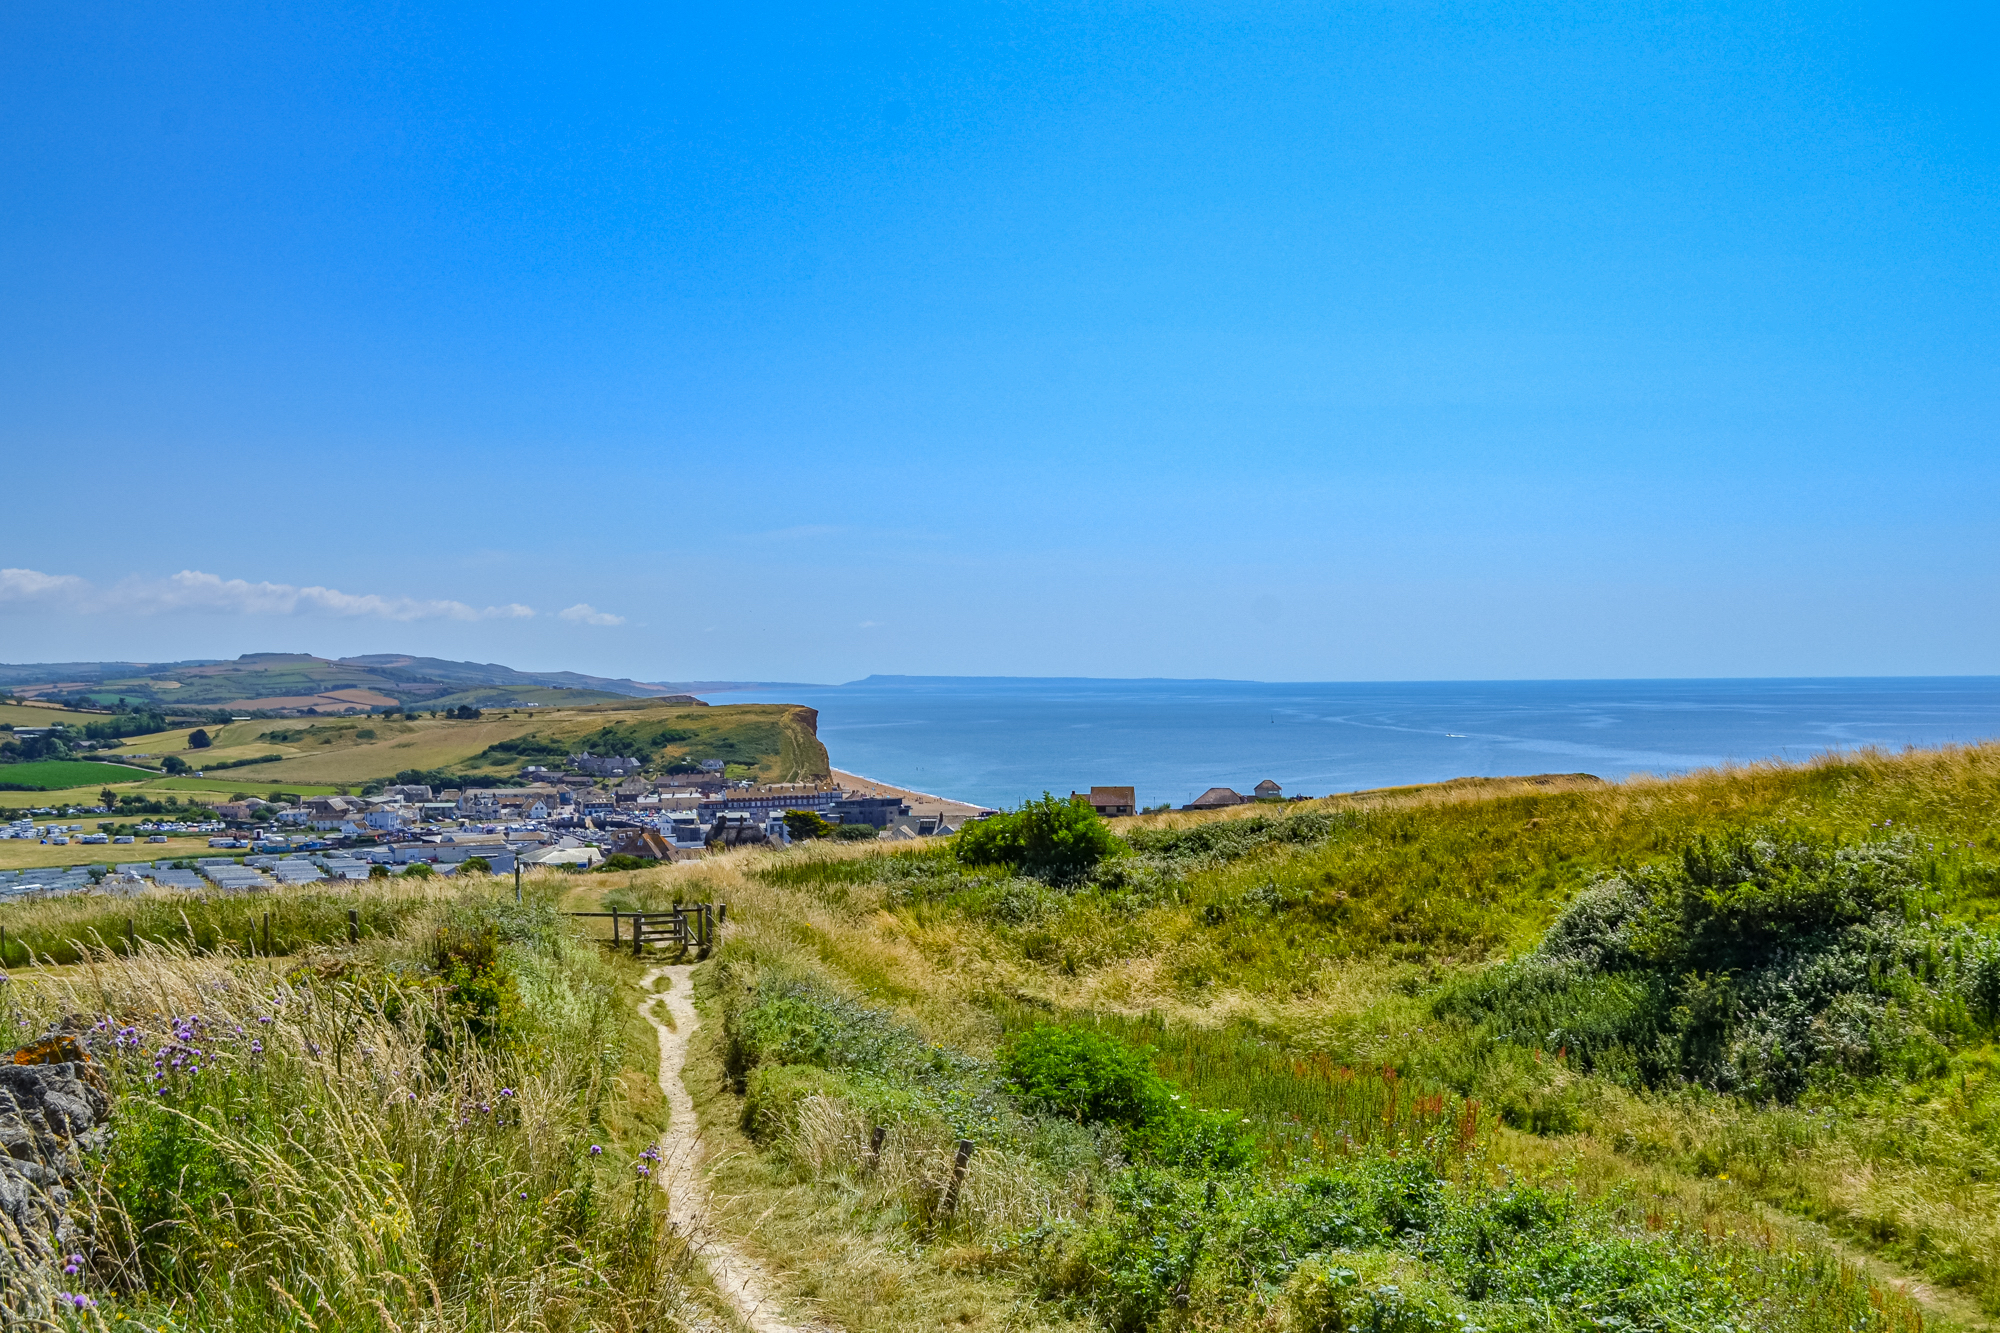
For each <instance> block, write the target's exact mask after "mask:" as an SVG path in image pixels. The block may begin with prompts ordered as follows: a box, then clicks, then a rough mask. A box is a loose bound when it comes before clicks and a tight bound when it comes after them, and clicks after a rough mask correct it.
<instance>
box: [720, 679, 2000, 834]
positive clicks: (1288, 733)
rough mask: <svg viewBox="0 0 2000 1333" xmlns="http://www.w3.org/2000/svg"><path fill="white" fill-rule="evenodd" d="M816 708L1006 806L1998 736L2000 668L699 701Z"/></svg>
mask: <svg viewBox="0 0 2000 1333" xmlns="http://www.w3.org/2000/svg"><path fill="white" fill-rule="evenodd" d="M708 697H709V699H710V700H711V701H712V702H715V703H752V702H774V703H775V702H783V703H799V704H807V705H809V706H811V707H813V708H817V709H818V710H819V714H820V719H819V734H820V738H821V739H822V740H824V741H825V742H826V747H827V749H828V751H830V752H831V754H832V756H833V763H834V767H836V768H841V769H845V770H847V771H848V772H851V773H860V774H863V775H865V776H867V777H871V778H875V779H878V780H880V781H883V782H890V783H895V784H897V785H898V786H904V787H912V788H915V789H917V790H919V791H926V792H932V793H935V794H938V795H943V796H951V797H955V798H957V799H959V800H964V801H975V802H978V803H980V804H984V805H994V806H1007V805H1015V804H1018V803H1019V802H1020V801H1021V800H1023V799H1025V798H1027V797H1031V796H1037V795H1040V794H1041V793H1042V792H1043V791H1045V790H1046V791H1053V792H1056V793H1058V794H1066V793H1067V792H1069V791H1070V790H1071V789H1072V788H1077V789H1082V788H1087V787H1089V786H1091V785H1092V784H1097V785H1100V786H1134V787H1137V788H1138V799H1139V801H1140V803H1141V804H1142V805H1155V804H1158V803H1160V802H1162V801H1168V802H1172V803H1173V804H1175V805H1180V804H1183V803H1185V802H1187V801H1190V800H1192V799H1193V798H1194V797H1196V796H1198V795H1199V794H1201V792H1203V791H1204V790H1206V789H1207V788H1209V787H1234V788H1235V789H1236V790H1238V791H1247V790H1248V789H1249V788H1251V787H1253V786H1255V785H1256V784H1257V783H1258V782H1259V781H1261V780H1263V779H1265V778H1270V779H1271V780H1273V781H1275V782H1277V783H1278V784H1280V785H1281V786H1282V787H1283V788H1284V789H1285V793H1286V795H1294V794H1305V795H1310V796H1323V795H1326V794H1327V793H1329V792H1339V791H1354V790H1357V789H1360V788H1365V787H1387V786H1395V785H1398V784H1402V783H1411V782H1435V781H1439V780H1442V779H1445V778H1454V777H1465V776H1488V777H1491V776H1500V775H1506V774H1525V773H1595V774H1597V775H1598V776H1599V777H1603V778H1622V777H1625V776H1627V775H1629V774H1633V773H1678V772H1683V771H1686V770H1688V769H1691V768H1702V767H1707V766H1709V765H1713V764H1722V763H1728V762H1731V761H1746V760H1755V759H1767V758H1782V759H1795V760H1796V759H1806V758H1809V757H1811V756H1813V755H1815V754H1820V753H1823V752H1825V751H1829V750H1843V749H1851V748H1854V747H1857V746H1864V745H1879V746H1886V747H1891V748H1897V747H1901V746H1905V745H1937V744H1941V743H1944V742H1949V741H1970V740H1979V739H1984V738H1989V737H1996V736H2000V677H1995V676H1978V677H1950V678H1947V677H1927V678H1917V679H1904V680H1896V679H1869V680H1614V681H1500V682H1422V683H1415V684H1361V685H1271V684H1262V683H1257V682H1245V681H1223V680H1058V679H1019V678H981V677H934V676H871V677H869V678H868V679H866V680H862V681H856V682H855V683H853V684H850V685H839V686H827V687H815V688H810V689H790V690H785V691H783V692H782V693H775V694H752V693H728V694H716V695H710V696H708Z"/></svg>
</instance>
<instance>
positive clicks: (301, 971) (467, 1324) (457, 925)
mask: <svg viewBox="0 0 2000 1333" xmlns="http://www.w3.org/2000/svg"><path fill="white" fill-rule="evenodd" d="M50 907H51V909H52V910H59V905H54V904H52V905H50ZM371 924H373V925H379V926H380V930H379V933H378V932H377V931H375V930H369V931H368V932H367V933H365V934H364V937H363V940H362V942H361V943H360V944H359V945H358V946H347V945H346V944H345V943H344V942H339V943H335V942H331V941H330V942H329V943H332V944H333V947H331V948H329V947H325V946H321V947H318V948H316V949H315V950H314V951H313V952H312V954H311V955H310V960H309V962H307V963H304V964H297V965H290V966H286V965H276V966H274V965H272V964H268V963H265V962H263V961H262V960H244V959H241V958H239V957H237V956H236V955H235V954H234V953H233V952H232V951H230V950H228V949H226V948H225V949H223V950H221V951H218V952H208V951H207V946H203V948H201V949H196V950H190V949H189V948H187V947H186V946H185V945H183V944H181V943H179V942H175V941H169V942H167V943H166V944H165V945H160V946H147V945H142V947H141V948H140V950H139V951H138V953H137V954H136V955H134V956H132V957H124V956H119V955H111V956H105V955H99V956H98V957H96V958H95V959H94V960H93V963H92V965H91V966H90V967H89V968H74V969H46V970H37V969H17V970H16V971H15V972H13V973H12V974H11V975H10V977H9V978H8V979H7V980H6V981H4V982H0V1022H4V1024H5V1026H6V1027H8V1028H9V1029H11V1030H15V1031H19V1032H22V1033H24V1034H38V1033H41V1032H44V1031H47V1030H48V1029H49V1026H50V1025H51V1024H52V1023H55V1022H56V1021H58V1020H62V1019H65V1018H67V1017H72V1016H75V1015H83V1016H84V1019H85V1022H86V1024H89V1025H90V1026H89V1028H88V1031H86V1032H85V1033H84V1034H83V1038H82V1039H83V1040H84V1041H85V1042H87V1043H88V1044H89V1045H90V1046H91V1048H92V1052H93V1058H94V1062H95V1070H96V1073H95V1077H96V1079H97V1080H98V1081H99V1083H100V1086H103V1087H105V1088H107V1090H108V1091H109V1092H110V1093H111V1094H112V1096H113V1098H114V1104H115V1105H116V1107H117V1114H116V1116H115V1117H114V1118H113V1120H112V1122H111V1130H110V1134H109V1135H108V1138H107V1141H106V1142H105V1144H104V1145H103V1146H102V1147H101V1148H100V1149H98V1150H97V1151H96V1152H94V1154H93V1156H92V1159H91V1161H92V1166H91V1170H90V1171H89V1172H87V1173H85V1174H84V1175H83V1176H81V1177H80V1178H79V1181H78V1182H77V1187H78V1189H79V1190H80V1191H83V1192H85V1194H84V1197H83V1198H81V1199H79V1206H80V1207H85V1208H88V1209H89V1216H90V1218H91V1229H90V1232H89V1234H88V1243H87V1244H84V1245H80V1246H78V1247H77V1248H78V1249H79V1250H81V1251H82V1254H81V1257H80V1258H79V1259H77V1260H75V1261H72V1262H71V1264H70V1265H69V1266H68V1268H67V1270H66V1271H65V1270H64V1269H62V1268H59V1267H58V1265H60V1264H62V1260H61V1259H57V1260H55V1261H54V1262H53V1263H34V1262H32V1261H28V1262H24V1263H22V1264H20V1265H18V1266H17V1267H15V1268H14V1269H12V1270H10V1277H9V1284H8V1289H7V1290H8V1314H9V1316H10V1320H25V1321H28V1322H32V1323H34V1324H35V1326H37V1327H48V1328H121V1327H132V1328H140V1329H178V1330H188V1331H189V1333H197V1331H199V1333H208V1331H209V1330H215V1331H216V1333H220V1331H221V1330H237V1329H310V1328H320V1329H334V1328H338V1329H343V1330H346V1329H354V1330H364V1331H367V1333H389V1331H390V1330H399V1329H409V1328H415V1327H418V1326H422V1327H424V1328H429V1329H437V1330H440V1333H453V1331H456V1330H465V1331H466V1333H470V1331H471V1330H474V1329H477V1330H482V1331H483V1330H522V1331H523V1333H525V1331H526V1330H531V1329H549V1328H577V1329H581V1328H601V1329H619V1330H640V1329H662V1328H683V1327H688V1326H690V1325H691V1324H703V1323H706V1322H708V1317H707V1314H706V1312H704V1311H703V1310H702V1309H701V1308H699V1306H698V1305H697V1303H696V1302H695V1300H694V1299H693V1296H692V1293H691V1290H690V1284H689V1281H688V1278H689V1269H690V1267H691V1256H690V1253H689V1250H688V1248H687V1246H686V1244H685V1243H684V1241H683V1240H682V1239H681V1238H679V1237H678V1236H677V1235H676V1233H675V1232H674V1230H673V1229H672V1228H671V1227H670V1226H669V1225H668V1223H667V1216H666V1201H665V1197H664V1195H663V1193H662V1192H661V1191H660V1190H659V1189H657V1188H656V1187H655V1185H654V1183H653V1182H652V1180H651V1179H649V1178H648V1177H647V1175H646V1174H645V1173H644V1172H642V1171H641V1170H639V1169H637V1168H639V1167H643V1166H646V1165H647V1164H646V1163H645V1162H643V1161H635V1157H636V1155H637V1153H638V1152H639V1151H640V1150H641V1149H642V1148H644V1147H645V1146H646V1145H647V1144H648V1143H649V1142H650V1141H651V1140H652V1139H653V1137H654V1136H656V1135H657V1133H658V1107H659V1097H658V1094H657V1091H656V1090H655V1089H652V1088H651V1087H650V1086H649V1085H650V1082H651V1079H650V1075H651V1071H652V1067H653V1065H652V1062H653V1059H654V1058H655V1051H656V1045H655V1043H654V1041H653V1038H652V1034H651V1032H650V1030H648V1029H646V1028H644V1027H643V1025H637V1024H635V1023H634V1022H633V1021H632V1018H633V1015H632V1013H631V1009H630V1003H629V999H628V997H627V995H626V993H625V992H626V991H627V989H628V987H627V985H626V981H625V977H624V975H623V974H621V972H620V971H619V970H618V968H617V965H616V963H615V962H614V961H611V960H606V959H605V958H603V957H601V956H600V955H599V953H598V951H597V950H596V949H595V947H594V946H590V945H587V944H584V943H582V942H581V941H579V940H578V939H577V938H576V937H575V936H574V935H573V934H572V933H571V932H570V931H569V930H568V928H567V927H566V925H565V923H563V922H562V921H561V919H560V918H559V917H557V916H556V914H555V913H554V912H553V911H552V910H551V908H550V905H549V903H548V902H547V901H546V900H545V899H544V898H543V897H542V896H541V895H540V894H535V895H533V896H531V898H530V899H529V901H527V902H526V903H523V904H520V905H518V906H517V905H516V903H515V902H514V899H513V896H512V894H511V893H510V894H505V895H499V894H491V893H489V892H486V891H485V890H484V889H483V887H482V886H481V885H479V884H473V885H468V886H461V888H460V889H459V891H457V892H455V893H453V894H451V895H449V896H441V897H437V898H434V899H431V900H429V901H421V900H417V899H414V898H412V899H410V900H408V901H406V902H404V903H402V904H399V906H398V912H397V914H396V915H395V916H394V918H393V919H388V920H383V921H381V922H376V923H371ZM592 1145H596V1148H597V1149H599V1150H601V1151H593V1148H592ZM76 1292H80V1293H84V1294H86V1295H87V1296H88V1298H89V1299H90V1301H92V1302H94V1303H95V1306H96V1308H95V1309H94V1310H93V1311H91V1312H90V1313H89V1314H88V1315H84V1316H78V1315H77V1313H76V1310H75V1305H76V1302H74V1301H72V1300H70V1299H69V1297H68V1296H67V1294H66V1293H76Z"/></svg>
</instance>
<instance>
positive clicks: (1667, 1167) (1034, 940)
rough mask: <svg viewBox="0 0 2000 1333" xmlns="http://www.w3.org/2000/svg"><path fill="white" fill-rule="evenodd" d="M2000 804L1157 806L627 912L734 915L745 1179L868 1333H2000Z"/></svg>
mask: <svg viewBox="0 0 2000 1333" xmlns="http://www.w3.org/2000/svg"><path fill="white" fill-rule="evenodd" d="M1997 820H2000V747H1992V746H1989V747H1975V748H1969V749H1957V750H1948V751H1934V752H1913V753H1909V754H1903V755H1895V756H1888V755H1870V756H1862V757H1859V758H1853V759H1846V760H1841V761H1838V762H1824V763H1818V764H1813V765H1808V766H1801V767H1757V768H1748V769H1740V770H1734V771H1728V772H1720V773H1706V774H1698V775H1694V776H1691V777H1687V778H1683V779H1678V780H1673V781H1660V782H1634V783H1628V784H1620V785H1607V784H1601V783H1595V782H1590V781H1586V780H1580V779H1572V778H1551V779H1542V780H1516V781H1491V782H1465V783H1454V784H1444V785H1442V786H1438V787H1430V788H1412V789H1404V790H1400V791H1395V792H1386V793H1365V794H1362V795H1359V796H1355V797H1348V798H1341V799H1335V800H1328V801H1320V802H1311V803H1300V804H1296V805H1287V806H1283V807H1277V808H1271V807H1249V808H1241V809H1237V810H1231V811H1226V812H1218V813H1215V814H1208V815H1180V814H1176V815H1168V816H1153V817H1143V818H1139V819H1132V820H1123V821H1118V826H1119V827H1118V831H1119V832H1120V833H1121V834H1122V835H1123V838H1124V842H1125V848H1126V850H1125V854H1123V855H1120V856H1118V857H1115V858H1113V859H1112V860H1109V861H1107V862H1105V863H1103V864H1102V865H1100V866H1099V868H1098V869H1097V870H1096V871H1095V872H1094V873H1092V874H1091V875H1089V876H1088V877H1086V878H1084V879H1082V880H1080V881H1078V882H1073V883H1066V884H1056V883H1046V882H1043V881H1040V880H1035V879H1030V878H1026V877H1024V876H1021V875H1018V874H1014V873H1010V872H1008V871H1006V870H1005V869H1004V868H999V867H984V868H982V867H976V866H964V865H960V864H957V863H956V861H955V860H954V859H953V858H952V856H951V853H950V851H949V849H947V848H944V847H939V846H935V845H932V846H924V847H918V848H911V849H903V850H897V851H890V850H888V849H885V848H879V847H871V848H863V849H861V850H859V851H835V850H832V849H828V848H825V847H822V846H808V847H805V848H797V849H793V850H790V851H787V852H784V853H778V854H768V853H766V854H753V855H738V856H733V857H731V858H728V859H725V860H721V861H713V862H707V863H703V864H699V865H693V866H679V867H674V868H671V869H663V870H658V871H653V872H647V873H643V874H638V875H633V876H625V877H618V879H619V881H620V882H619V883H618V886H617V887H616V888H615V889H614V890H613V891H612V892H611V893H610V894H608V895H603V900H604V901H606V902H609V903H612V904H614V905H621V904H622V905H627V906H630V905H642V904H645V903H648V902H661V901H665V900H667V899H669V898H672V897H676V896H684V897H688V898H695V899H708V898H716V897H719V898H722V899H725V900H727V901H728V902H729V903H730V905H731V906H730V921H731V923H732V925H733V930H732V933H731V934H730V936H729V937H728V939H727V941H726V943H725V946H724V948H723V951H722V955H721V959H720V961H719V964H718V965H717V967H716V968H715V969H714V970H713V972H712V973H711V975H710V983H709V984H710V988H711V990H710V1000H709V1003H710V1004H711V1006H712V1008H713V1011H714V1013H715V1014H716V1016H717V1017H720V1018H722V1019H723V1020H724V1022H723V1023H722V1024H721V1025H720V1035H719V1036H718V1037H717V1038H716V1039H715V1040H714V1041H713V1042H712V1044H711V1045H709V1047H708V1048H707V1053H706V1057H705V1058H706V1059H707V1061H708V1064H707V1066H706V1070H707V1077H708V1078H710V1079H712V1083H709V1084H707V1085H705V1086H709V1087H712V1088H714V1089H715V1091H713V1092H711V1093H710V1094H709V1105H708V1114H709V1115H710V1117H711V1122H712V1129H713V1132H714V1133H715V1134H716V1135H717V1136H718V1141H719V1143H720V1145H721V1146H722V1147H723V1149H725V1150H726V1149H727V1148H728V1147H729V1146H731V1145H733V1146H735V1147H736V1148H740V1149H741V1152H740V1153H739V1154H738V1155H736V1156H732V1157H727V1158H726V1162H725V1165H724V1166H723V1167H722V1168H721V1179H719V1180H718V1182H717V1188H718V1192H719V1193H720V1194H722V1195H724V1196H726V1197H728V1198H729V1199H731V1200H733V1202H732V1203H731V1204H730V1208H731V1209H732V1210H733V1213H732V1216H733V1219H734V1221H735V1222H736V1224H737V1225H738V1226H739V1227H741V1228H743V1229H744V1230H745V1231H752V1232H754V1234H753V1241H755V1242H757V1243H761V1244H762V1245H764V1246H765V1247H766V1250H767V1253H768V1254H769V1256H770V1257H771V1258H772V1260H773V1262H774V1265H775V1266H779V1267H784V1268H787V1269H788V1271H791V1272H793V1273H794V1274H795V1277H794V1278H793V1279H792V1285H791V1289H790V1292H791V1294H792V1295H793V1296H794V1297H796V1298H807V1299H810V1300H812V1301H814V1302H816V1303H817V1308H818V1309H820V1310H821V1311H822V1312H823V1313H824V1314H825V1316H826V1317H827V1319H828V1320H829V1322H832V1323H835V1324H838V1325H840V1326H842V1327H846V1328H850V1329H863V1328H885V1329H886V1328H889V1327H938V1326H942V1325H945V1324H952V1323H956V1324H959V1325H961V1326H963V1325H974V1326H976V1325H980V1324H985V1323H993V1324H996V1325H997V1324H999V1323H1002V1322H1007V1321H1010V1320H1018V1319H1025V1320H1027V1321H1028V1322H1031V1323H1032V1322H1035V1321H1042V1322H1048V1323H1060V1322H1063V1321H1065V1320H1081V1321H1084V1322H1086V1323H1092V1324H1096V1325H1098V1326H1105V1327H1110V1328H1113V1329H1133V1330H1137V1329H1180V1328H1189V1329H1192V1328H1250V1327H1257V1328H1276V1327H1290V1328H1294V1329H1347V1328H1385V1329H1386V1328H1395V1329H1410V1330H1426V1331H1428V1330H1434V1329H1442V1328H1460V1327H1466V1326H1477V1327H1483V1328H1488V1329H1516V1328H1519V1329H1526V1328H1538V1329H1540V1328H1557V1329H1583V1328H1597V1327H1619V1328H1659V1329H1666V1328H1720V1327H1724V1326H1728V1327H1732V1328H1768V1329H1798V1330H1805V1329H1813V1330H1818V1329H1835V1328H1838V1329H1856V1328H1858V1329H1888V1328H1915V1327H1917V1326H1918V1323H1919V1321H1920V1320H1922V1321H1927V1322H1929V1323H1930V1324H1931V1325H1932V1326H1952V1325H1956V1326H1963V1327H1985V1326H1990V1323H1991V1320H1992V1317H1993V1316H1994V1315H1996V1314H2000V1041H1996V1038H1997V1037H2000V824H1997V823H1996V821H1997ZM1052 1031H1053V1032H1054V1033H1055V1034H1056V1035H1050V1033H1051V1032H1052ZM1063 1034H1067V1035H1063ZM698 1040H699V1038H698ZM1051 1043H1054V1045H1051ZM1058 1048H1059V1049H1061V1050H1063V1051H1065V1052H1067V1054H1066V1055H1064V1057H1063V1059H1062V1060H1061V1061H1058V1062H1057V1064H1056V1065H1054V1066H1050V1065H1048V1064H1046V1062H1044V1063H1041V1064H1038V1063H1037V1061H1038V1060H1043V1056H1041V1055H1038V1054H1037V1052H1043V1051H1047V1050H1050V1049H1058ZM1120 1052H1123V1053H1124V1054H1123V1055H1122V1056H1121V1055H1120V1054H1119V1053H1120ZM1134 1058H1136V1059H1138V1060H1139V1062H1140V1063H1139V1065H1137V1066H1132V1065H1131V1064H1130V1061H1131V1060H1132V1059H1134ZM1121 1061H1124V1062H1125V1063H1121ZM1049 1068H1054V1069H1056V1070H1058V1071H1059V1072H1060V1071H1068V1072H1066V1073H1062V1076H1061V1077H1059V1078H1056V1079H1055V1080H1054V1081H1053V1082H1048V1081H1038V1080H1041V1079H1042V1075H1041V1074H1038V1073H1037V1071H1038V1070H1044V1069H1049ZM1078 1071H1082V1072H1081V1073H1079V1072H1078ZM1149 1078H1150V1079H1153V1080H1155V1081H1154V1082H1150V1083H1149V1082H1148V1081H1147V1080H1148V1079H1149ZM691 1082H692V1080H691ZM878 1124H886V1125H889V1126H891V1132H890V1135H889V1138H888V1140H887V1142H888V1143H889V1145H890V1147H889V1148H887V1149H885V1150H884V1156H883V1157H882V1158H881V1159H879V1160H878V1159H877V1158H875V1157H873V1156H871V1155H870V1149H869V1146H868V1145H869V1136H870V1127H871V1126H873V1125H878ZM960 1135H963V1136H965V1137H968V1138H970V1139H972V1140H973V1141H974V1142H975V1143H976V1144H977V1145H978V1148H977V1151H976V1152H975V1154H974V1157H973V1167H972V1174H971V1175H970V1176H969V1177H968V1178H967V1181H966V1184H965V1186H964V1190H965V1197H964V1202H963V1203H961V1205H960V1207H959V1210H958V1211H957V1212H956V1213H955V1214H954V1215H953V1216H951V1217H948V1218H947V1217H943V1216H940V1215H939V1213H938V1206H939V1200H940V1198H941V1197H942V1185H943V1182H944V1181H945V1179H946V1178H947V1176H948V1174H949V1163H950V1144H951V1143H952V1141H953V1140H954V1139H955V1138H956V1137H958V1136H960ZM982 1163H983V1164H984V1165H983V1166H982ZM1010 1312H1012V1313H1010ZM1024 1312H1025V1313H1024ZM1371 1321H1372V1322H1371Z"/></svg>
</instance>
